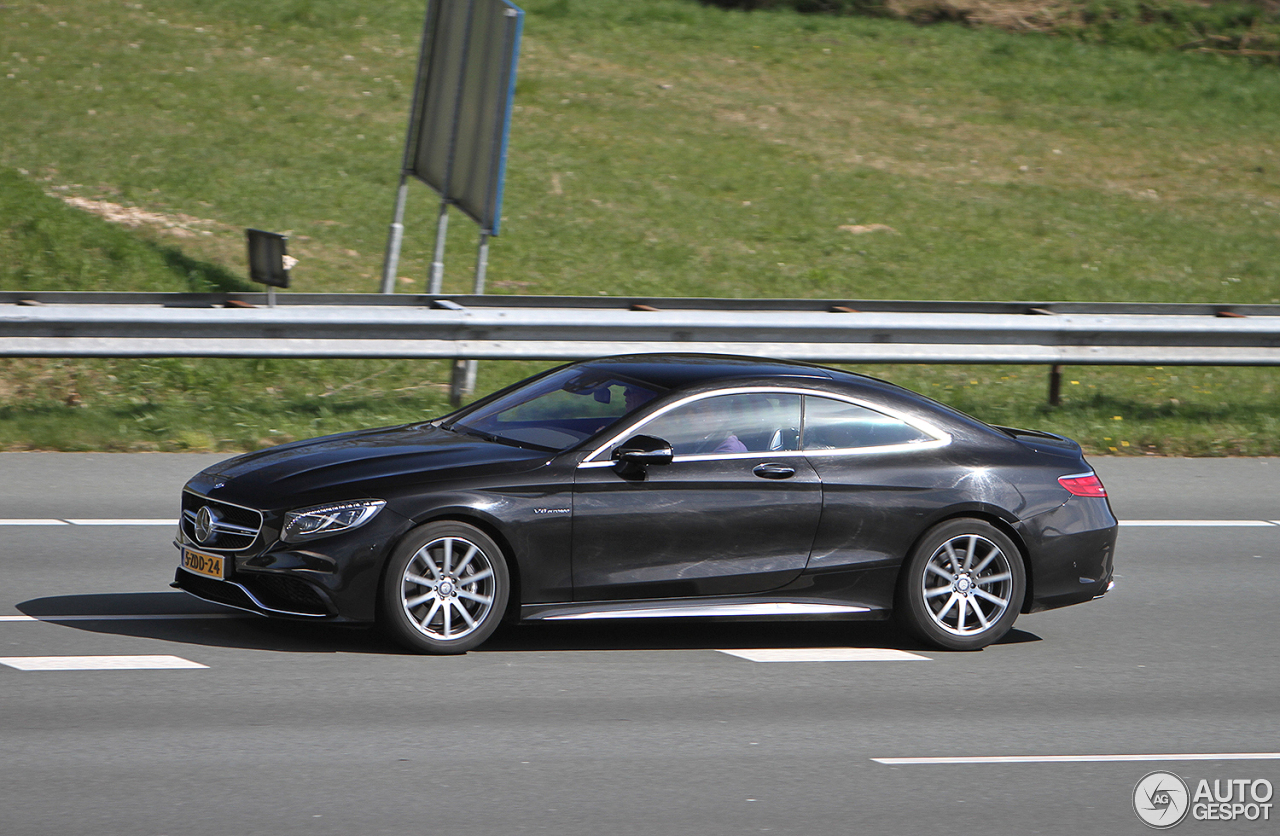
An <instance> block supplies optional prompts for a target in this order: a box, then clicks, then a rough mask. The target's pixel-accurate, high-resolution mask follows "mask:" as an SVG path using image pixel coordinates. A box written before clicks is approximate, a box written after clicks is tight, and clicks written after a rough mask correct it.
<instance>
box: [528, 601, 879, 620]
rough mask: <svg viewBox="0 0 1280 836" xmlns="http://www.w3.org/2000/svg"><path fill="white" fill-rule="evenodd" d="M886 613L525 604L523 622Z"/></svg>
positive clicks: (761, 605) (719, 605) (768, 606)
mask: <svg viewBox="0 0 1280 836" xmlns="http://www.w3.org/2000/svg"><path fill="white" fill-rule="evenodd" d="M886 615H887V613H885V612H882V611H878V610H873V609H870V608H868V607H856V606H850V605H847V604H830V603H825V602H816V601H794V600H792V601H786V600H779V601H762V600H760V599H758V598H755V599H749V598H748V599H743V598H736V599H734V598H725V599H722V600H718V601H708V600H706V599H705V598H704V599H696V600H680V599H669V598H668V599H650V600H640V601H587V602H574V603H558V604H525V605H524V606H522V607H521V608H520V618H521V620H523V621H585V620H592V619H605V618H770V617H772V618H785V619H797V618H839V619H848V618H858V619H862V618H867V619H878V618H884V617H885V616H886Z"/></svg>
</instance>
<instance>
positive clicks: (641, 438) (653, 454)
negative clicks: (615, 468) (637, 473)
mask: <svg viewBox="0 0 1280 836" xmlns="http://www.w3.org/2000/svg"><path fill="white" fill-rule="evenodd" d="M672 455H673V454H672V452H671V445H670V444H668V443H667V442H665V441H663V440H662V439H660V438H654V437H653V436H651V435H633V436H632V437H631V438H628V439H627V440H626V441H624V442H622V443H621V444H619V445H618V446H617V447H614V448H613V460H614V461H615V462H617V463H618V464H620V465H626V466H630V467H641V468H642V467H647V466H648V465H651V464H671V458H672Z"/></svg>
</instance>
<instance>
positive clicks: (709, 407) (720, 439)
mask: <svg viewBox="0 0 1280 836" xmlns="http://www.w3.org/2000/svg"><path fill="white" fill-rule="evenodd" d="M712 400H714V399H713V398H704V399H703V400H700V401H694V402H693V403H692V404H690V406H689V420H690V421H693V422H694V423H695V424H697V425H698V427H700V428H704V429H705V430H706V432H705V433H704V434H703V436H702V438H701V439H700V440H698V441H695V442H694V443H693V444H692V445H691V446H692V450H690V452H691V453H693V454H694V455H698V454H706V453H745V452H747V445H745V444H743V443H742V441H740V440H739V439H738V436H737V435H735V434H734V433H733V431H732V429H731V428H730V427H729V426H728V425H727V424H728V422H727V416H726V415H724V413H722V412H721V411H720V410H718V409H716V407H715V405H714V404H713V403H712Z"/></svg>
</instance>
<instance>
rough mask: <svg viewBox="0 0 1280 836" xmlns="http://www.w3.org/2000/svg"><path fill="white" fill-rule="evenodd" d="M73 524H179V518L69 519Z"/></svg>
mask: <svg viewBox="0 0 1280 836" xmlns="http://www.w3.org/2000/svg"><path fill="white" fill-rule="evenodd" d="M67 522H68V523H70V524H71V525H177V524H178V521H177V520H148V519H121V520H67Z"/></svg>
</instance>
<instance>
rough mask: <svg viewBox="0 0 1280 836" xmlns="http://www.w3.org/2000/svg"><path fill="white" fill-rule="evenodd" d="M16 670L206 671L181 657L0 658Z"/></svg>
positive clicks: (0, 663)
mask: <svg viewBox="0 0 1280 836" xmlns="http://www.w3.org/2000/svg"><path fill="white" fill-rule="evenodd" d="M0 665H8V666H9V667H11V668H16V669H17V670H20V671H143V670H179V669H184V668H207V667H209V666H208V665H202V664H200V663H199V662H192V661H191V660H190V659H183V658H182V657H181V656H0Z"/></svg>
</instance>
